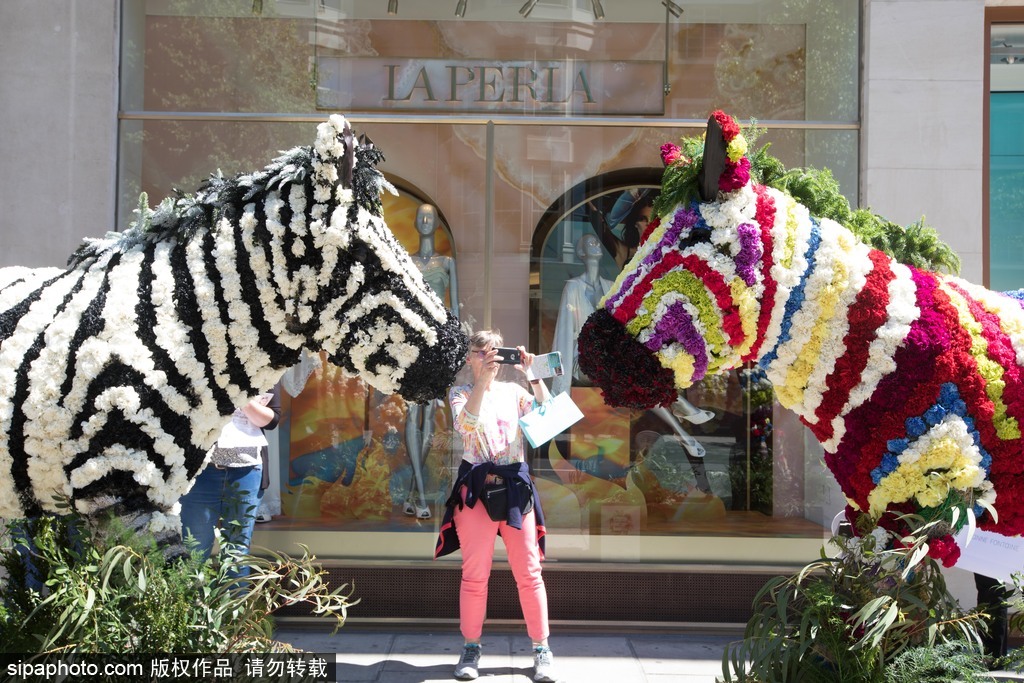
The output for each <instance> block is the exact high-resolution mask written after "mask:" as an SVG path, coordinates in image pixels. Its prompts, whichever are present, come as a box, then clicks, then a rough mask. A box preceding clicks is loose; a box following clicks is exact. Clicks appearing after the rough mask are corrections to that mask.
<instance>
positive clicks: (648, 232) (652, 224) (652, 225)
mask: <svg viewBox="0 0 1024 683" xmlns="http://www.w3.org/2000/svg"><path fill="white" fill-rule="evenodd" d="M659 225H661V216H656V217H655V218H654V219H653V220H651V221H650V222H649V223H648V224H647V229H646V230H644V234H642V235H640V244H643V243H644V242H646V241H647V238H648V237H650V236H651V233H652V232H654V231H655V230H657V229H658V226H659Z"/></svg>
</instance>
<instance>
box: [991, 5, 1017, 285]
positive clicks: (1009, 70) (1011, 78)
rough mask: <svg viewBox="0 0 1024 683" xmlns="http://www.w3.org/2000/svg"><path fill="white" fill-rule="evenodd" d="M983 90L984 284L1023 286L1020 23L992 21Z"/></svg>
mask: <svg viewBox="0 0 1024 683" xmlns="http://www.w3.org/2000/svg"><path fill="white" fill-rule="evenodd" d="M991 34H992V35H991V45H992V47H991V51H990V54H991V59H990V62H991V63H990V66H989V68H990V88H991V92H990V93H989V120H990V125H989V150H990V151H989V244H990V245H991V246H990V249H989V253H990V254H991V261H990V263H991V268H990V275H989V277H990V286H991V287H992V288H993V289H996V290H999V291H1007V290H1011V289H1019V288H1021V287H1024V266H1022V265H1021V263H1022V256H1024V223H1022V221H1021V216H1024V135H1021V131H1020V121H1021V117H1022V116H1024V24H993V25H992V28H991Z"/></svg>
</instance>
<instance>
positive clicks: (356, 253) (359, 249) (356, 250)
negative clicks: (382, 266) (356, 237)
mask: <svg viewBox="0 0 1024 683" xmlns="http://www.w3.org/2000/svg"><path fill="white" fill-rule="evenodd" d="M369 255H370V250H369V249H367V248H366V245H365V244H363V243H361V242H360V243H359V244H357V245H355V246H354V247H352V258H354V259H355V260H356V261H358V262H359V263H366V259H367V258H368V257H369Z"/></svg>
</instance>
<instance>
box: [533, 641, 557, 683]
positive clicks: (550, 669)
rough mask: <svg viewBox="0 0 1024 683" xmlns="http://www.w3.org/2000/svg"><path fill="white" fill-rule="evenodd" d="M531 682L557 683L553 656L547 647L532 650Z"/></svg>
mask: <svg viewBox="0 0 1024 683" xmlns="http://www.w3.org/2000/svg"><path fill="white" fill-rule="evenodd" d="M533 680H535V681H537V683H557V681H558V678H557V677H555V656H554V655H553V654H551V648H549V647H535V648H534V649H533Z"/></svg>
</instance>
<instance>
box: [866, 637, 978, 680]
mask: <svg viewBox="0 0 1024 683" xmlns="http://www.w3.org/2000/svg"><path fill="white" fill-rule="evenodd" d="M952 681H956V683H981V682H984V681H988V682H991V681H992V677H991V676H989V675H988V672H987V670H986V669H985V666H984V664H983V663H982V661H981V659H980V658H979V657H978V655H977V653H976V652H975V651H974V650H972V649H971V648H969V647H967V646H966V645H965V644H964V643H962V642H952V643H940V644H938V645H936V646H935V647H912V648H908V649H906V650H904V651H903V652H901V653H900V654H898V655H896V656H895V657H894V658H893V660H892V662H890V663H889V665H888V666H886V668H885V683H951V682H952Z"/></svg>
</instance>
